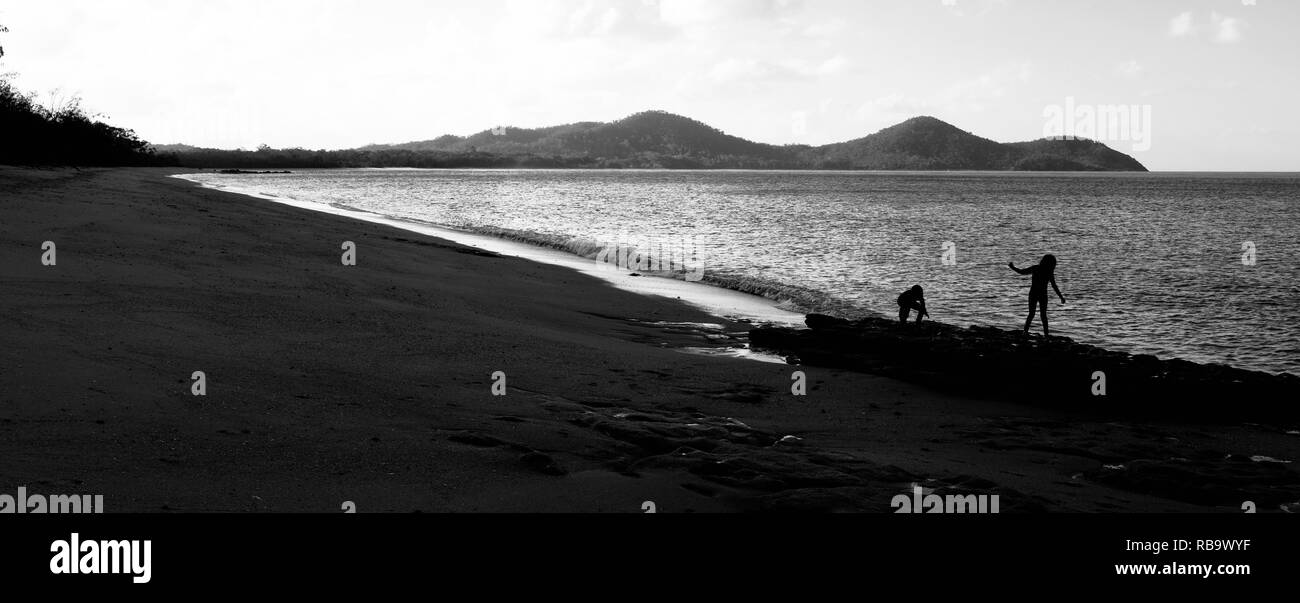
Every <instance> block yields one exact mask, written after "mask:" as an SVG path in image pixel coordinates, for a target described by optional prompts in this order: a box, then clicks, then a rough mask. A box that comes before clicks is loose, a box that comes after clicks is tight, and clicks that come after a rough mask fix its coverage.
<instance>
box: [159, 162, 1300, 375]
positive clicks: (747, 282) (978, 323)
mask: <svg viewBox="0 0 1300 603" xmlns="http://www.w3.org/2000/svg"><path fill="white" fill-rule="evenodd" d="M359 169H360V170H361V171H366V170H370V171H401V170H406V171H439V169H430V168H359ZM451 171H475V170H473V169H455V170H451ZM479 171H482V170H479ZM490 171H499V170H490ZM514 171H547V170H545V169H521V170H514ZM570 171H571V170H570ZM579 171H581V170H579ZM597 171H598V170H597ZM648 171H664V170H648ZM705 171H716V170H705ZM732 171H760V172H761V171H764V170H732ZM900 173H922V172H900ZM970 173H972V174H979V173H980V172H970ZM202 175H203V173H198V172H196V173H183V174H175V175H174V177H177V178H180V179H183V180H187V181H192V182H195V183H197V184H199V185H200V186H205V187H209V188H214V189H216V190H224V191H228V192H234V193H238V194H244V195H248V196H252V197H255V198H259V199H264V200H269V201H273V202H277V203H284V204H287V205H291V206H294V207H300V208H304V209H310V210H315V211H322V212H324V213H331V214H335V215H344V216H349V217H353V218H355V219H360V220H366V221H373V222H377V223H383V224H388V225H391V226H396V227H398V228H403V229H408V230H412V231H415V232H421V233H423V234H428V235H431V236H437V237H441V238H446V239H450V240H454V241H456V242H458V243H462V244H466V245H470V246H474V247H478V248H482V249H489V250H493V251H496V252H500V253H506V254H509V255H514V256H518V257H523V258H526V259H531V260H535V261H542V262H546V263H551V264H557V265H563V266H568V267H571V268H574V269H577V270H581V271H584V272H587V273H589V274H595V275H596V276H598V277H600V278H603V279H606V280H608V281H610V282H612V283H614V284H615V285H616V286H619V287H621V288H625V289H628V290H633V291H639V292H642V293H648V294H653V295H664V296H667V297H670V298H673V297H676V298H681V299H685V300H687V301H690V302H691V303H694V304H695V305H697V306H700V307H702V308H703V309H705V310H706V311H709V312H711V313H714V314H718V315H720V316H729V317H735V318H742V319H746V320H748V322H751V323H755V324H756V325H757V326H777V327H802V325H803V323H804V319H805V317H806V316H807V315H809V314H825V315H831V316H837V317H840V318H844V319H846V320H858V319H878V318H884V319H888V318H889V317H890V313H889V312H884V313H882V312H881V311H880V309H879V308H870V307H867V306H865V305H862V304H861V303H859V302H856V301H852V300H849V299H844V298H837V297H835V296H833V295H830V294H827V293H825V292H823V291H819V290H813V289H808V288H805V287H803V286H800V285H797V284H787V283H784V282H781V281H777V280H771V279H767V278H765V277H763V276H761V275H760V276H758V277H749V276H737V275H736V274H735V273H719V272H717V271H716V270H713V271H710V272H706V273H705V275H704V279H703V280H702V281H700V282H696V283H685V282H682V281H681V280H680V279H677V280H678V282H677V283H666V284H663V286H662V288H663V289H664V290H657V288H656V287H653V286H638V283H637V281H643V282H642V283H639V285H646V284H651V283H662V281H663V280H665V277H660V278H654V279H648V280H647V279H642V278H639V277H640V276H657V275H638V278H635V279H633V278H624V277H627V276H628V273H627V271H624V270H616V269H613V268H612V267H610V266H609V265H607V264H601V263H599V262H597V261H596V260H595V258H594V257H592V255H591V254H590V252H589V249H590V247H591V245H593V244H595V242H594V241H589V240H582V239H580V238H578V237H564V236H551V235H545V234H540V233H535V232H530V231H526V230H525V231H515V230H509V229H498V228H490V227H481V228H467V229H459V228H454V227H448V226H442V225H438V224H433V223H429V222H425V221H423V220H420V219H416V218H406V217H400V216H391V215H386V214H381V213H378V212H372V211H368V210H361V209H357V208H352V207H348V206H347V205H342V204H331V203H323V202H316V201H312V200H308V199H293V198H287V197H279V196H276V195H274V194H270V193H262V192H259V191H258V190H256V189H255V188H253V187H252V185H251V184H250V185H248V186H243V187H241V186H226V185H225V184H223V183H220V182H219V181H218V182H203V181H202V178H201V177H202ZM574 242H577V243H579V244H578V245H576V246H575V245H574V244H573V243H574ZM556 251H558V252H559V253H558V254H557V253H555V252H556ZM584 253H586V254H587V255H583V254H584ZM575 258H577V259H576V260H575ZM592 266H596V267H598V268H600V269H598V270H594V271H593V270H591V268H592ZM602 272H603V273H602ZM666 280H674V279H671V278H667V279H666ZM701 286H702V287H704V288H699V287H701ZM718 290H722V292H723V293H718ZM753 298H758V299H753ZM733 300H735V303H734V304H733V303H730V302H732V301H733ZM1017 320H1018V319H1017ZM763 323H772V324H770V325H765V324H763ZM945 324H950V325H951V326H954V327H959V326H961V325H968V326H973V327H977V328H980V329H986V328H994V329H1002V328H1004V327H1007V325H1006V324H1004V323H1002V322H990V321H987V320H980V319H978V318H974V319H970V320H969V321H967V320H966V319H955V321H954V322H951V323H945ZM1062 331H1063V330H1062V329H1061V328H1060V327H1059V326H1058V332H1062ZM1064 332H1065V334H1066V335H1067V337H1079V338H1081V341H1083V342H1084V343H1087V344H1088V345H1092V346H1095V347H1097V348H1098V349H1103V348H1104V349H1105V350H1109V351H1115V352H1123V353H1127V354H1132V355H1138V356H1144V357H1146V356H1151V355H1153V354H1154V355H1158V356H1160V357H1161V358H1165V359H1169V360H1176V361H1187V362H1193V363H1196V364H1200V365H1207V366H1208V365H1227V366H1230V367H1232V368H1234V369H1240V370H1252V369H1244V368H1242V367H1244V366H1247V365H1248V364H1249V363H1247V362H1246V361H1240V362H1234V361H1233V360H1228V359H1225V358H1222V357H1216V356H1214V355H1213V354H1209V353H1206V352H1204V351H1202V350H1194V349H1193V350H1188V349H1181V351H1171V350H1173V349H1176V348H1178V346H1176V345H1175V346H1173V348H1171V347H1170V346H1169V343H1170V342H1168V341H1166V342H1163V344H1158V345H1141V344H1140V343H1137V344H1135V342H1134V341H1132V340H1125V339H1124V338H1123V337H1120V338H1118V339H1116V338H1115V337H1090V336H1089V334H1088V333H1087V332H1086V331H1084V332H1076V333H1071V332H1069V331H1068V330H1065V331H1064ZM1139 341H1140V340H1139ZM1237 360H1240V359H1237ZM1254 370H1258V371H1259V372H1263V373H1266V374H1269V375H1272V376H1275V377H1277V376H1285V375H1292V376H1300V373H1296V372H1293V371H1288V370H1286V368H1285V364H1284V363H1283V364H1279V365H1269V367H1268V369H1254Z"/></svg>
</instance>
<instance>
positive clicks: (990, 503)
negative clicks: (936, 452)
mask: <svg viewBox="0 0 1300 603" xmlns="http://www.w3.org/2000/svg"><path fill="white" fill-rule="evenodd" d="M889 506H890V507H892V508H893V509H894V512H895V513H997V512H998V495H997V494H991V495H990V494H947V495H943V496H940V495H938V494H925V490H924V489H923V488H921V487H920V486H915V487H913V488H912V494H911V495H910V496H909V495H907V494H899V495H897V496H895V497H894V498H893V499H892V500H890V501H889Z"/></svg>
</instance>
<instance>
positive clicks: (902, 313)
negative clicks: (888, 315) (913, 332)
mask: <svg viewBox="0 0 1300 603" xmlns="http://www.w3.org/2000/svg"><path fill="white" fill-rule="evenodd" d="M910 312H911V310H908V309H907V306H904V305H902V304H899V305H898V322H901V323H904V324H906V323H907V315H908V313H910Z"/></svg>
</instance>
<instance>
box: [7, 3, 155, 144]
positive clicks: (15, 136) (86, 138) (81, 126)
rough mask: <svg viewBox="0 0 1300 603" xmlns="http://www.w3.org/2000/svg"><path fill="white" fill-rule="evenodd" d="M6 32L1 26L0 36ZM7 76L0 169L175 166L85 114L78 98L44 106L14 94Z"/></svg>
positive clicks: (31, 95)
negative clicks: (60, 166)
mask: <svg viewBox="0 0 1300 603" xmlns="http://www.w3.org/2000/svg"><path fill="white" fill-rule="evenodd" d="M7 31H8V30H7V29H5V28H4V27H3V26H0V33H5V32H7ZM3 56H4V48H3V46H0V57H3ZM11 75H12V74H0V131H3V136H0V164H9V165H72V166H123V165H165V164H168V163H169V162H174V161H175V158H174V157H171V156H158V155H156V154H155V153H154V152H153V150H152V148H151V147H150V146H149V143H148V142H145V141H144V140H141V139H140V138H139V137H138V136H136V134H135V132H132V131H131V130H127V129H124V128H118V127H115V126H111V125H109V124H107V123H104V122H103V121H100V119H99V117H98V116H94V115H90V114H88V113H86V111H85V110H84V109H83V108H82V107H81V101H80V99H77V98H71V99H68V100H64V101H58V100H51V101H50V103H49V104H47V105H42V104H41V103H39V102H37V100H36V98H37V97H36V95H35V94H34V93H23V92H22V91H20V90H18V89H17V88H16V87H15V86H14V84H13V82H12V81H10V78H11Z"/></svg>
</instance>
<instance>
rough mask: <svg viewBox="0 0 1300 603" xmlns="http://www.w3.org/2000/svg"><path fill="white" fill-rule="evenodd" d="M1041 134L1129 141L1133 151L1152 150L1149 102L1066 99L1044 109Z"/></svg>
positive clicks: (1068, 137)
mask: <svg viewBox="0 0 1300 603" xmlns="http://www.w3.org/2000/svg"><path fill="white" fill-rule="evenodd" d="M1043 117H1045V118H1046V121H1044V122H1043V137H1044V138H1049V139H1052V140H1078V139H1088V140H1095V141H1098V142H1106V143H1113V142H1119V141H1126V142H1132V143H1133V145H1132V150H1133V151H1135V152H1141V151H1149V150H1151V105H1088V104H1078V103H1075V102H1074V97H1073V96H1068V97H1066V98H1065V104H1064V105H1047V106H1046V107H1044V108H1043Z"/></svg>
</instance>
